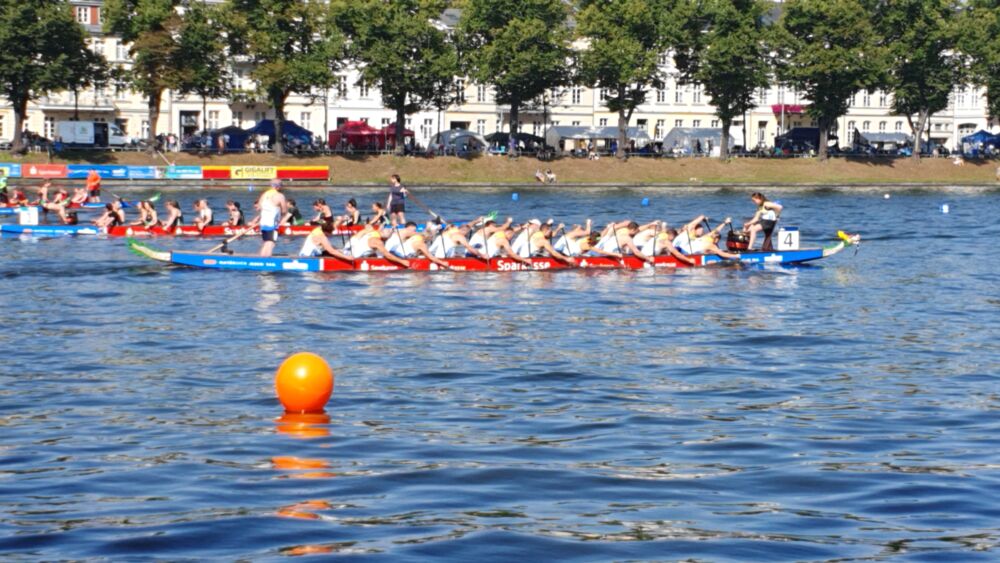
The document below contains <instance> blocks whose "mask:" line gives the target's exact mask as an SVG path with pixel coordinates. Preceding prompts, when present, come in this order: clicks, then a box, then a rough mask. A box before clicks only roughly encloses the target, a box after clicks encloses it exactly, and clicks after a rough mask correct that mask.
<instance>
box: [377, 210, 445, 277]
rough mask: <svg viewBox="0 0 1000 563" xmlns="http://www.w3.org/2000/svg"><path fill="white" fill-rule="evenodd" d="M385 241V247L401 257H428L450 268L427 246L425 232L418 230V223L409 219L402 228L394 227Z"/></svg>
mask: <svg viewBox="0 0 1000 563" xmlns="http://www.w3.org/2000/svg"><path fill="white" fill-rule="evenodd" d="M392 231H393V232H392V234H391V235H389V239H388V240H387V241H386V243H385V249H386V250H388V251H389V252H390V253H392V254H395V255H396V256H398V257H400V258H427V259H428V260H430V261H431V262H433V263H435V264H437V265H438V266H441V267H442V268H448V267H449V266H448V263H447V262H445V261H444V260H442V259H440V258H438V257H437V256H434V254H433V253H432V252H431V251H430V249H429V248H427V241H426V239H425V238H424V235H423V233H418V232H417V224H416V223H414V222H413V221H409V222H407V223H406V225H405V226H404V227H403V228H402V229H398V228H396V229H393V230H392Z"/></svg>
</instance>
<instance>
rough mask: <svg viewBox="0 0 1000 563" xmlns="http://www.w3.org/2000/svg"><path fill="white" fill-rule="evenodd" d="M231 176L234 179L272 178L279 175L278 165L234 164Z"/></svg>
mask: <svg viewBox="0 0 1000 563" xmlns="http://www.w3.org/2000/svg"><path fill="white" fill-rule="evenodd" d="M229 177H230V178H231V179H233V180H272V179H274V178H277V177H278V168H277V167H276V166H232V167H230V173H229Z"/></svg>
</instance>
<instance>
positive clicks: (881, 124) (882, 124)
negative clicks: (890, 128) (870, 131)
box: [878, 121, 886, 133]
mask: <svg viewBox="0 0 1000 563" xmlns="http://www.w3.org/2000/svg"><path fill="white" fill-rule="evenodd" d="M885 125H886V124H885V122H884V121H879V122H878V132H879V133H885Z"/></svg>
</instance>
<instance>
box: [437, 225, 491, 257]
mask: <svg viewBox="0 0 1000 563" xmlns="http://www.w3.org/2000/svg"><path fill="white" fill-rule="evenodd" d="M482 220H483V218H482V217H480V218H479V219H477V220H476V221H475V222H474V223H479V222H480V221H482ZM474 223H467V224H465V225H449V226H447V227H445V228H444V230H443V231H441V233H440V234H439V235H438V236H437V237H435V238H434V242H432V243H431V247H430V248H431V253H432V254H434V256H437V257H438V258H457V257H460V256H474V257H476V258H479V259H481V260H485V259H486V254H484V253H482V252H479V251H478V250H476V249H475V248H474V247H473V246H472V245H471V244H470V243H469V239H468V236H469V233H470V232H471V231H472V225H473V224H474Z"/></svg>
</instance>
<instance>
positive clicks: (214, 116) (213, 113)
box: [208, 109, 219, 130]
mask: <svg viewBox="0 0 1000 563" xmlns="http://www.w3.org/2000/svg"><path fill="white" fill-rule="evenodd" d="M208 128H209V129H210V130H211V129H218V128H219V110H217V109H212V110H208Z"/></svg>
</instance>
